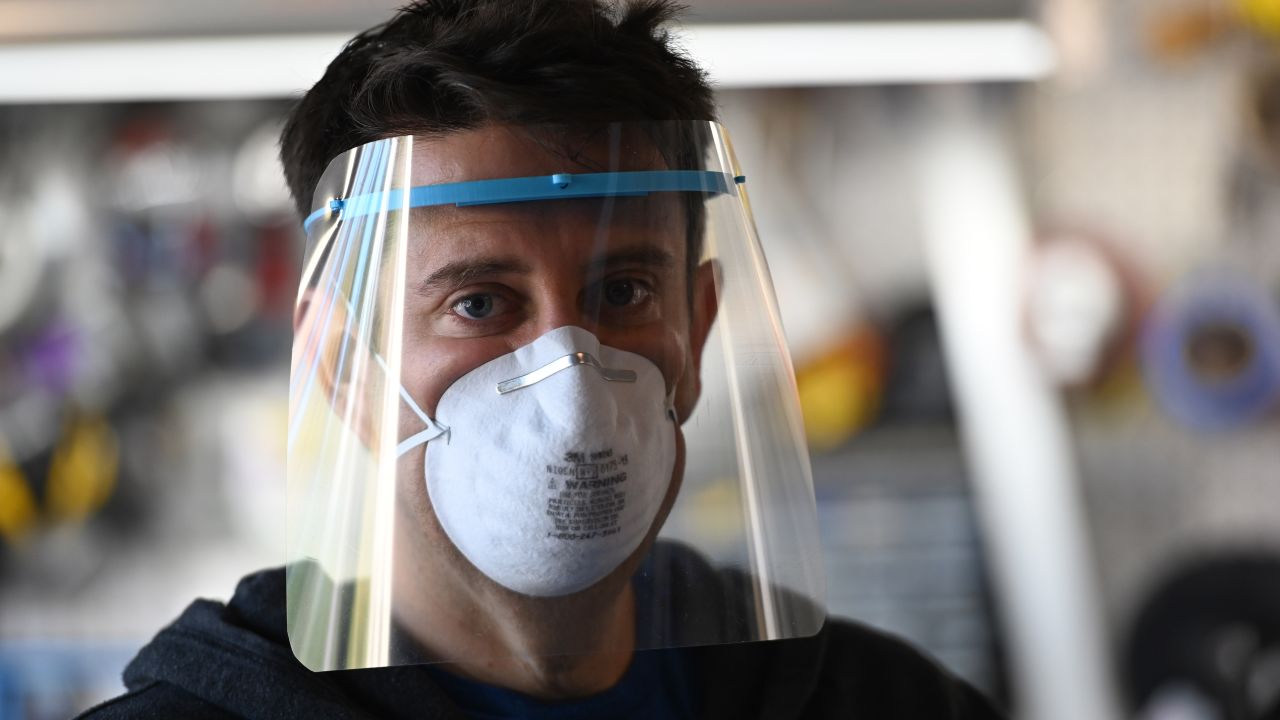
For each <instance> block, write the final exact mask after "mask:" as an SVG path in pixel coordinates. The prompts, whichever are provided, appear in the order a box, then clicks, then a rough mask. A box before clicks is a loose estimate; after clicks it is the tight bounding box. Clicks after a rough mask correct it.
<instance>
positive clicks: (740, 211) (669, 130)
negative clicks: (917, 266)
mask: <svg viewBox="0 0 1280 720" xmlns="http://www.w3.org/2000/svg"><path fill="white" fill-rule="evenodd" d="M313 207H314V212H313V213H312V214H311V215H310V217H308V218H307V219H306V222H305V228H306V232H307V250H306V255H305V259H304V265H303V277H302V283H301V287H300V290H299V295H298V303H297V312H296V319H295V324H296V337H295V343H294V352H293V360H292V373H291V378H290V407H289V410H290V418H289V435H288V506H289V511H288V528H287V538H288V540H287V542H288V545H287V553H288V557H287V562H288V564H287V607H288V613H287V617H288V631H289V638H290V641H291V643H292V645H293V649H294V651H295V653H296V654H297V656H298V657H299V658H300V659H301V660H302V662H303V663H304V664H306V665H307V666H308V667H310V668H312V669H314V670H330V669H342V668H364V667H379V666H386V665H397V664H406V663H421V662H471V661H481V660H484V659H486V658H492V657H494V656H498V655H507V656H510V655H521V654H522V655H582V654H592V653H598V652H606V651H610V650H613V651H615V652H616V651H617V649H618V648H617V647H610V646H608V643H610V642H613V643H615V644H616V643H617V642H618V641H617V640H616V638H619V637H622V638H625V637H627V636H628V635H630V636H631V637H632V638H633V641H634V643H633V644H634V648H635V649H637V650H643V649H651V648H667V647H683V646H694V645H706V644H715V643H732V642H742V641H751V640H770V639H780V638H789V637H799V636H805V635H811V634H813V633H815V632H817V630H818V629H819V628H820V626H821V624H822V622H823V620H824V617H825V611H824V607H823V602H824V580H823V576H822V569H821V554H820V551H819V545H818V537H817V528H816V515H815V511H814V496H813V487H812V481H811V478H810V471H809V460H808V455H807V451H806V450H805V446H804V442H803V434H802V423H801V418H800V412H799V406H798V403H797V400H796V391H795V383H794V379H793V373H792V368H791V362H790V358H789V356H788V353H787V349H786V345H785V342H784V339H783V337H782V333H781V328H780V324H779V321H778V313H777V309H776V307H775V301H774V296H773V290H772V287H771V285H770V281H769V275H768V270H767V268H766V265H765V261H764V258H763V256H762V255H761V251H760V247H759V244H758V242H757V239H756V237H755V229H754V226H753V223H752V220H751V214H750V208H749V205H748V203H747V198H746V193H745V178H743V177H742V176H741V173H740V172H739V170H738V169H737V167H736V166H735V161H734V159H733V154H732V150H731V148H730V145H729V140H728V137H727V136H726V135H725V133H724V131H723V129H722V128H720V127H719V126H718V125H716V124H714V123H709V122H689V123H618V124H602V125H597V126H538V127H509V126H501V127H497V126H488V127H483V128H480V129H475V130H466V131H459V132H452V133H446V134H441V135H433V136H414V137H397V138H390V139H386V140H380V141H377V142H373V143H369V144H367V145H364V146H361V147H358V148H355V149H353V150H351V151H349V152H347V153H345V154H343V155H342V156H340V157H338V158H337V159H335V160H334V161H333V162H332V163H331V165H330V166H329V168H328V170H327V171H326V173H325V175H324V176H323V178H322V180H321V182H320V184H319V187H318V188H317V191H316V196H315V202H314V205H313ZM619 628H621V629H622V631H621V632H622V634H621V635H619V634H618V632H619ZM608 638H615V639H614V640H606V639H608ZM602 643H604V644H602ZM624 644H625V643H624ZM623 649H625V648H623Z"/></svg>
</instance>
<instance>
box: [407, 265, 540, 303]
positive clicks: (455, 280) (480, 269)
mask: <svg viewBox="0 0 1280 720" xmlns="http://www.w3.org/2000/svg"><path fill="white" fill-rule="evenodd" d="M529 272H530V270H529V266H528V265H527V264H525V263H523V262H521V261H520V260H517V259H515V258H479V259H474V260H458V261H456V262H451V263H449V264H447V265H445V266H444V267H442V268H440V269H439V270H436V271H435V272H433V273H431V275H429V276H428V277H427V279H425V280H423V281H422V282H421V283H419V284H418V288H417V291H418V294H420V295H429V294H431V293H433V292H437V291H439V290H441V289H443V288H456V287H461V286H463V285H468V284H470V283H473V282H476V281H477V280H480V279H483V278H486V277H492V276H494V275H509V274H528V273H529Z"/></svg>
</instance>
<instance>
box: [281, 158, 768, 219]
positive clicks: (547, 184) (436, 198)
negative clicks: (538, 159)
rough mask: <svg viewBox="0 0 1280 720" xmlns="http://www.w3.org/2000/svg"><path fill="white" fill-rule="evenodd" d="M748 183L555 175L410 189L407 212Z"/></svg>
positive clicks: (379, 195)
mask: <svg viewBox="0 0 1280 720" xmlns="http://www.w3.org/2000/svg"><path fill="white" fill-rule="evenodd" d="M745 179H746V178H737V177H732V176H729V175H726V174H724V173H719V172H713V171H710V170H637V171H633V172H607V173H588V174H584V175H571V174H569V173H556V174H555V175H540V176H537V177H522V178H502V179H499V180H471V181H468V182H459V183H446V184H442V185H419V186H417V187H413V188H409V192H408V193H407V195H408V205H409V207H411V208H417V207H432V206H435V205H457V206H458V207H466V206H469V205H497V204H501V203H514V202H530V201H534V200H568V199H570V198H600V197H643V196H645V195H648V194H649V193H651V192H704V193H710V194H712V195H728V194H730V193H732V192H734V191H735V188H734V186H735V185H738V184H741V183H742V182H743V181H744V180H745ZM405 196H406V193H405V192H404V191H403V190H389V191H385V192H374V193H367V194H364V195H356V196H353V197H349V198H342V199H337V200H331V201H329V203H328V204H327V206H326V207H322V208H320V209H318V210H316V211H315V212H313V213H311V214H310V215H309V216H307V219H306V220H305V221H303V223H302V229H303V230H304V231H305V232H311V226H312V225H313V224H315V222H316V221H317V220H320V219H321V218H323V217H325V216H326V215H327V214H329V213H332V212H337V213H338V214H339V217H340V218H341V219H342V220H352V219H354V218H358V217H363V216H365V215H372V214H374V213H381V212H388V211H394V210H400V209H402V208H403V207H404V204H405V200H404V199H405Z"/></svg>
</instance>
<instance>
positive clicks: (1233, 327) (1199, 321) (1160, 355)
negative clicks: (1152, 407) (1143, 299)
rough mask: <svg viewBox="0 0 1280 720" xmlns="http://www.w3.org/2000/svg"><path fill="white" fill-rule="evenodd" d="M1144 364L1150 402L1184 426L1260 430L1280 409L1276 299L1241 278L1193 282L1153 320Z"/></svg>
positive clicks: (1218, 274)
mask: <svg viewBox="0 0 1280 720" xmlns="http://www.w3.org/2000/svg"><path fill="white" fill-rule="evenodd" d="M1215 355H1216V356H1217V357H1215ZM1142 364H1143V372H1144V374H1145V376H1146V380H1147V384H1148V386H1149V387H1150V389H1151V392H1152V394H1154V395H1155V397H1156V399H1157V400H1158V401H1159V403H1160V405H1161V406H1162V407H1163V408H1164V410H1165V411H1166V412H1167V413H1168V414H1169V415H1170V416H1172V417H1173V418H1174V419H1176V420H1177V421H1179V422H1180V423H1182V424H1184V425H1186V426H1188V427H1190V428H1193V429H1197V430H1229V429H1232V428H1237V427H1241V426H1244V425H1247V424H1249V423H1252V422H1255V421H1257V420H1259V419H1260V418H1262V417H1263V416H1264V415H1266V414H1267V413H1268V412H1269V411H1270V410H1271V409H1273V408H1274V407H1276V406H1277V404H1280V306H1278V303H1277V299H1276V298H1275V297H1273V296H1272V295H1271V294H1270V293H1269V292H1268V291H1267V290H1266V289H1265V288H1264V287H1262V286H1260V285H1259V284H1258V283H1256V282H1254V281H1253V280H1251V279H1250V278H1248V277H1246V276H1242V275H1240V274H1238V273H1233V272H1227V271H1214V272H1209V273H1201V274H1198V275H1195V276H1192V277H1191V278H1189V279H1188V280H1187V281H1186V282H1185V283H1183V284H1181V285H1179V286H1177V287H1175V288H1174V289H1173V290H1172V291H1171V292H1169V293H1168V294H1166V295H1165V296H1164V297H1163V298H1161V299H1160V302H1159V303H1158V304H1157V306H1156V308H1155V309H1154V310H1153V311H1152V313H1151V315H1150V316H1149V317H1148V319H1147V323H1146V327H1145V328H1144V332H1143V337H1142Z"/></svg>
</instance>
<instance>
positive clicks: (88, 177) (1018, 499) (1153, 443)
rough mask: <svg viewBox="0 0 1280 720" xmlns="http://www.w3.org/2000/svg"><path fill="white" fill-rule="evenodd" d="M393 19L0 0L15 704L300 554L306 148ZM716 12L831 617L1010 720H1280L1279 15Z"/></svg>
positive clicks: (1220, 8)
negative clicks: (870, 628) (919, 655)
mask: <svg viewBox="0 0 1280 720" xmlns="http://www.w3.org/2000/svg"><path fill="white" fill-rule="evenodd" d="M397 4H398V2H397V0H376V1H372V0H371V1H369V2H361V3H353V2H339V1H338V0H270V1H263V0H252V1H251V0H222V2H219V3H197V2H194V1H193V0H182V1H181V2H178V1H175V0H92V1H90V0H0V217H3V218H4V223H3V228H2V229H0V718H4V719H6V720H7V719H9V718H13V719H15V720H16V719H18V718H40V719H43V718H63V717H68V716H70V715H72V714H74V713H76V712H78V711H79V710H82V709H84V708H87V707H89V706H90V705H92V704H94V703H96V702H98V701H100V700H102V699H104V698H106V697H109V696H111V695H113V694H116V693H118V692H120V691H121V690H122V685H121V681H120V672H121V670H122V668H123V666H124V664H125V663H126V662H127V661H128V659H129V658H131V657H132V655H133V653H135V652H136V651H137V649H138V648H139V647H140V646H141V645H142V644H143V643H144V642H145V641H146V640H147V639H149V638H150V637H151V636H152V635H153V634H154V633H155V632H156V631H157V630H158V629H159V628H160V627H162V626H163V625H164V624H166V623H168V622H169V621H170V620H171V619H173V618H174V617H176V615H177V614H178V613H179V612H180V611H181V609H182V608H183V607H185V605H186V604H187V603H188V602H190V600H191V599H192V598H194V597H196V596H202V597H214V598H223V599H225V598H226V597H227V596H228V595H229V594H230V592H231V591H232V589H233V588H234V586H235V582H236V580H237V579H238V578H239V577H240V576H242V575H244V574H246V573H248V572H251V571H253V570H255V569H259V568H261V567H266V566H272V565H276V564H279V562H280V561H281V558H282V557H283V544H284V539H283V523H282V522H281V520H282V518H283V516H284V507H283V502H284V500H283V498H284V468H283V464H284V450H285V448H284V442H285V440H284V428H285V425H286V417H287V398H286V394H287V382H288V380H287V378H288V358H289V348H290V316H291V313H292V299H293V294H294V293H295V291H296V283H297V276H298V261H299V256H300V254H301V237H300V232H299V230H298V229H297V222H296V219H295V218H294V217H293V215H292V213H291V211H290V208H289V201H288V198H287V194H286V192H285V190H284V188H283V181H282V178H281V177H280V171H279V169H278V167H277V161H276V159H275V153H276V147H275V138H276V135H277V133H278V130H279V123H280V121H281V118H282V117H283V115H284V113H285V112H287V110H288V108H289V106H290V103H291V99H292V98H295V97H297V95H298V93H299V92H300V91H301V90H303V89H305V88H306V87H308V86H309V85H310V83H312V82H314V80H316V79H318V77H319V76H320V74H321V72H322V71H323V68H324V66H325V64H326V63H327V62H328V60H329V59H330V58H332V56H333V55H334V54H335V53H336V52H337V50H338V48H340V47H341V44H342V43H343V42H344V41H345V39H347V38H348V37H350V36H351V35H352V34H353V33H354V32H355V31H357V30H359V29H362V28H364V27H367V26H369V25H372V24H374V23H376V22H379V21H380V20H382V19H384V18H385V17H387V16H388V15H389V13H390V11H391V10H392V9H393V8H394V7H395V6H396V5H397ZM691 6H692V9H691V13H690V15H689V16H688V18H687V23H686V25H685V26H684V27H683V29H682V30H681V33H680V38H681V42H682V43H683V44H684V45H685V47H686V48H687V49H688V50H689V52H690V53H691V54H692V55H693V56H694V57H695V58H697V59H698V60H699V61H700V62H702V63H704V64H705V65H706V66H707V67H708V68H709V69H710V71H711V74H712V79H713V80H714V81H715V82H716V83H717V86H718V88H719V101H720V104H721V107H722V111H723V112H722V119H723V121H724V123H725V125H726V126H727V127H728V128H729V129H730V131H731V132H732V133H733V134H734V140H735V143H736V146H737V150H738V153H739V156H740V160H741V161H742V164H743V166H744V168H746V169H747V172H748V174H749V176H750V178H751V186H750V187H751V193H752V200H753V205H754V209H755V212H756V219H757V222H758V225H759V230H760V234H761V238H762V242H763V243H764V246H765V251H766V254H767V256H768V258H769V263H770V266H771V269H772V272H773V275H774V281H775V284H776V288H777V291H778V295H779V300H780V305H781V308H782V313H783V320H784V326H785V329H786V332H787V335H788V339H789V342H790V343H791V346H792V353H793V356H794V359H795V363H796V369H797V380H798V386H799V389H800V394H801V400H802V404H803V406H804V413H805V423H806V431H807V433H808V439H809V442H810V445H811V448H812V450H813V465H814V476H815V485H816V492H817V497H818V509H819V519H820V525H821V526H820V532H821V536H822V538H823V541H824V552H825V555H826V557H825V560H826V564H827V570H828V586H829V598H828V603H829V606H830V611H831V612H832V613H833V614H837V615H843V616H848V617H854V618H857V619H860V620H862V621H864V622H867V623H870V624H872V625H875V626H878V627H881V628H884V629H886V630H888V631H890V632H893V633H897V634H899V635H902V636H904V637H906V638H909V639H910V640H912V641H913V642H915V643H917V644H918V645H920V646H921V647H923V648H924V649H926V650H927V651H928V652H929V653H931V654H932V655H933V656H935V657H936V658H937V659H938V660H939V661H940V662H942V663H943V664H945V665H946V666H947V667H949V668H951V669H952V670H953V671H954V672H956V673H958V674H960V675H962V676H964V677H966V678H968V679H969V680H970V681H972V682H973V683H975V684H976V685H978V686H979V687H980V688H982V689H984V690H985V691H987V692H988V693H990V694H991V695H993V696H994V697H996V698H997V699H998V700H999V701H1000V702H1002V703H1004V704H1005V705H1006V706H1008V707H1011V708H1013V709H1014V711H1015V714H1016V716H1017V717H1025V718H1032V719H1035V720H1042V719H1043V720H1049V719H1057V718H1062V719H1063V720H1067V719H1070V720H1080V719H1081V718H1090V719H1092V718H1097V719H1099V720H1104V719H1106V718H1145V719H1151V720H1154V719H1157V718H1159V719H1165V720H1170V719H1173V718H1179V719H1184V720H1212V719H1218V720H1234V719H1237V718H1277V717H1280V2H1277V0H1128V1H1126V2H1111V1H1110V0H899V1H897V2H892V3H887V2H881V1H879V0H803V1H796V0H789V1H788V2H780V1H778V0H751V1H750V2H744V1H743V0H732V1H731V0H694V2H692V4H691ZM698 500H699V498H696V497H693V498H686V499H685V501H686V502H692V503H696V502H697V501H698ZM709 502H711V501H709Z"/></svg>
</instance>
